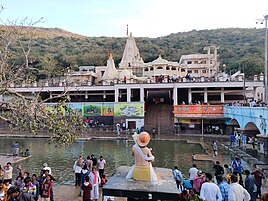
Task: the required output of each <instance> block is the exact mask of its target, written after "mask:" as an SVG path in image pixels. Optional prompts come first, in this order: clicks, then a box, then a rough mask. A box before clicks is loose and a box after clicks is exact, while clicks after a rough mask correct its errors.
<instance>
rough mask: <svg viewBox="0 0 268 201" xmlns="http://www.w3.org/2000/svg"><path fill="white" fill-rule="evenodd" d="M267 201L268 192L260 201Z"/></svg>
mask: <svg viewBox="0 0 268 201" xmlns="http://www.w3.org/2000/svg"><path fill="white" fill-rule="evenodd" d="M267 200H268V192H266V193H264V194H263V195H262V196H261V199H260V201H267Z"/></svg>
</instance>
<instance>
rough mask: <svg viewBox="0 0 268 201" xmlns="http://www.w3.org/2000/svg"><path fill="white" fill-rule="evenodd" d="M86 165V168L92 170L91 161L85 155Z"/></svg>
mask: <svg viewBox="0 0 268 201" xmlns="http://www.w3.org/2000/svg"><path fill="white" fill-rule="evenodd" d="M85 163H86V165H87V169H88V171H89V172H90V171H91V170H92V167H93V161H92V160H91V157H90V156H87V160H86V161H85Z"/></svg>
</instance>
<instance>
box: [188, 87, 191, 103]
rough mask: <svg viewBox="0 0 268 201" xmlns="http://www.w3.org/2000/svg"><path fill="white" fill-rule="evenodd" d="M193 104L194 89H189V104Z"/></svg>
mask: <svg viewBox="0 0 268 201" xmlns="http://www.w3.org/2000/svg"><path fill="white" fill-rule="evenodd" d="M191 102H192V89H191V88H189V89H188V104H190V103H191Z"/></svg>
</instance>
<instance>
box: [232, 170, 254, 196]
mask: <svg viewBox="0 0 268 201" xmlns="http://www.w3.org/2000/svg"><path fill="white" fill-rule="evenodd" d="M238 178H239V175H234V174H232V175H231V186H230V189H229V192H228V201H242V200H243V201H249V200H250V195H249V193H248V192H247V190H246V189H244V188H243V187H242V186H241V185H240V184H238V181H239V179H238Z"/></svg>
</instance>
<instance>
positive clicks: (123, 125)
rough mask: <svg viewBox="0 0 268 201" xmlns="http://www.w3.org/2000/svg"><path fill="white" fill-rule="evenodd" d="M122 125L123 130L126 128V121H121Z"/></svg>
mask: <svg viewBox="0 0 268 201" xmlns="http://www.w3.org/2000/svg"><path fill="white" fill-rule="evenodd" d="M122 127H123V130H124V131H125V130H126V129H127V128H126V122H123V124H122Z"/></svg>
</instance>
